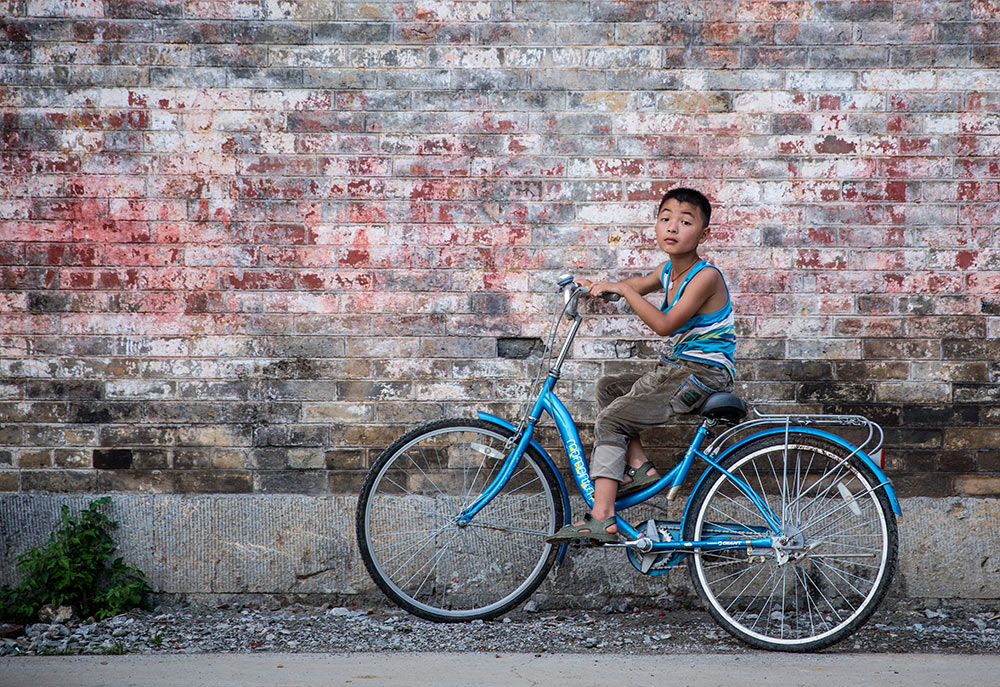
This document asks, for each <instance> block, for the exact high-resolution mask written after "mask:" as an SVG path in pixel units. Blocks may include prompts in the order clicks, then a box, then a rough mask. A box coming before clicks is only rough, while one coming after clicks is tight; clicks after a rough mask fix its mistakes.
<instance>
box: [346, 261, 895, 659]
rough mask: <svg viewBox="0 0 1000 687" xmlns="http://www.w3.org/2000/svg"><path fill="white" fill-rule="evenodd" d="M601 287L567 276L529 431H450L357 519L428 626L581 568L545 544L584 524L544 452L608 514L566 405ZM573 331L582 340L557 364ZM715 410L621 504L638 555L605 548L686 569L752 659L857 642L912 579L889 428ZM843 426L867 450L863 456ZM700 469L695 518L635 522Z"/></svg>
mask: <svg viewBox="0 0 1000 687" xmlns="http://www.w3.org/2000/svg"><path fill="white" fill-rule="evenodd" d="M585 291H586V289H584V288H583V287H581V286H579V285H578V284H576V283H575V282H574V280H573V278H572V276H569V275H566V276H564V277H562V278H560V280H559V287H558V291H557V293H556V299H557V300H556V307H555V308H554V311H553V319H552V326H551V329H550V332H549V337H548V344H547V347H546V353H545V355H543V356H542V357H541V360H540V364H539V367H538V375H537V376H536V379H535V385H534V389H533V391H532V393H531V396H530V399H529V401H528V403H527V405H526V408H525V412H524V414H523V416H522V418H521V421H520V422H519V423H518V424H516V425H515V424H514V423H511V422H508V421H506V420H503V419H501V418H499V417H496V416H493V415H489V414H487V413H479V414H478V418H477V419H450V420H441V421H438V422H432V423H430V424H427V425H424V426H422V427H419V428H417V429H415V430H413V431H411V432H409V433H407V434H406V435H405V436H403V437H401V438H400V439H398V440H397V441H395V442H394V443H393V444H392V445H391V446H389V447H388V448H387V449H386V450H385V451H384V452H383V453H382V454H381V455H380V456H379V458H378V459H377V460H376V462H375V464H374V465H373V466H372V468H371V470H370V472H369V474H368V476H367V478H366V480H365V483H364V486H363V487H362V490H361V495H360V498H359V502H358V510H357V520H356V524H357V536H358V544H359V547H360V551H361V556H362V559H363V561H364V563H365V566H366V568H367V569H368V572H369V573H370V574H371V576H372V578H373V579H374V581H375V583H376V584H377V585H378V586H379V588H380V589H381V590H382V591H383V592H384V593H385V594H386V595H387V596H388V597H389V598H390V599H391V600H392V601H393V602H394V603H396V604H398V605H399V606H400V607H402V608H404V609H406V610H407V611H409V612H411V613H413V614H414V615H417V616H420V617H423V618H427V619H430V620H435V621H441V622H457V621H467V620H473V619H480V618H482V619H488V618H494V617H497V616H499V615H501V614H503V613H506V612H507V611H509V610H510V609H512V608H514V607H515V606H517V605H518V604H520V603H522V602H523V601H525V600H526V599H527V598H528V597H529V596H530V595H531V594H532V593H533V592H534V591H535V589H536V588H537V587H538V585H539V584H541V582H542V580H543V579H544V578H545V576H546V575H547V574H548V572H549V570H550V569H551V568H552V566H553V564H554V563H555V562H556V561H557V560H561V557H562V556H563V555H564V554H565V551H566V545H565V544H563V545H561V546H560V545H552V544H548V543H546V542H545V537H546V536H548V535H549V534H551V533H553V532H554V531H556V530H557V529H558V528H559V527H561V526H562V525H564V524H566V523H567V522H569V521H570V518H571V514H570V507H569V503H570V501H569V495H568V493H567V490H566V485H565V483H564V482H563V479H562V476H561V475H560V474H559V471H558V469H557V468H556V467H555V464H554V462H553V460H552V458H551V457H550V456H549V455H548V453H546V451H545V449H544V448H542V446H541V445H540V444H539V443H538V442H537V441H536V440H535V439H534V438H533V437H534V432H535V429H536V427H537V424H538V422H539V421H540V420H541V418H542V416H543V413H547V414H548V415H549V416H550V417H552V419H553V420H554V421H555V424H556V428H557V429H558V432H559V435H560V437H561V439H562V443H563V447H564V449H565V452H566V456H567V458H568V460H569V464H570V466H571V468H572V472H573V477H574V479H575V481H576V484H577V486H578V487H579V490H580V493H581V495H582V496H583V499H584V500H585V501H586V503H587V505H588V506H590V505H592V504H593V498H592V494H593V484H592V483H591V481H590V477H589V475H588V470H587V464H586V461H585V459H584V456H583V450H582V448H581V443H580V437H579V433H578V431H577V428H576V425H575V423H574V422H573V418H572V417H571V416H570V413H569V411H568V410H567V409H566V407H565V405H564V404H563V403H562V402H561V401H560V400H559V398H558V396H556V394H555V391H554V388H555V386H556V383H557V382H558V380H559V377H560V370H561V369H562V366H563V363H564V361H565V360H566V357H567V355H568V354H569V351H570V347H571V345H572V342H573V339H574V337H575V336H576V334H577V331H578V330H579V328H580V325H581V322H582V321H583V317H582V316H581V315H580V313H579V311H578V300H579V298H580V296H581V295H582V294H583V293H585ZM564 321H568V322H569V323H570V324H571V326H570V328H569V331H568V333H567V334H566V335H565V339H564V341H563V344H562V346H561V350H560V352H559V353H558V356H555V354H554V351H555V349H554V344H555V343H556V341H557V338H558V333H559V331H560V326H561V323H562V322H564ZM553 357H555V362H554V363H553V362H552V359H553ZM545 368H549V369H548V373H547V374H545V372H544V371H545ZM699 413H700V415H701V418H702V422H701V423H700V424H699V425H698V426H697V430H696V431H695V434H694V437H693V438H692V440H691V443H690V445H689V446H688V449H687V451H686V453H685V454H684V457H683V458H682V459H681V460H680V462H679V463H678V464H677V465H676V466H675V467H674V468H673V469H672V470H670V471H669V472H667V473H666V474H664V475H663V476H662V477H661V478H660V479H659V481H657V482H656V483H655V484H652V485H650V486H648V487H647V488H645V489H643V490H642V491H639V492H637V493H633V494H629V495H627V496H623V497H621V498H619V500H618V501H617V502H616V510H617V514H618V518H617V520H618V532H619V539H620V541H619V542H618V543H616V544H605V546H608V547H620V548H622V549H624V550H625V551H626V553H627V555H628V558H629V560H630V561H631V562H632V564H633V566H634V567H635V568H636V569H637V570H639V571H640V572H641V573H645V574H651V575H658V574H664V573H665V572H667V571H668V570H669V569H670V568H672V567H674V566H676V565H678V564H679V563H680V562H682V561H685V560H686V562H687V564H688V568H689V571H690V574H691V579H692V582H693V584H694V586H695V588H696V589H697V591H698V594H699V596H700V597H701V599H702V600H703V601H704V602H705V604H706V605H707V607H708V610H709V612H710V613H711V615H712V616H713V618H714V619H715V620H716V621H717V622H718V623H719V624H720V625H721V626H722V627H723V628H725V629H726V630H727V631H728V632H729V633H731V634H732V635H734V636H735V637H737V638H738V639H740V640H742V641H744V642H746V643H747V644H750V645H751V646H754V647H758V648H763V649H772V650H783V651H815V650H819V649H822V648H824V647H827V646H829V645H831V644H833V643H834V642H837V641H839V640H840V639H843V638H844V637H846V636H847V635H849V634H851V633H852V632H854V631H855V630H856V629H858V628H859V627H860V626H861V625H862V624H864V623H865V621H867V620H868V618H869V617H870V616H871V614H872V613H873V612H874V611H875V609H876V608H877V606H878V604H879V603H880V602H881V601H882V599H883V597H884V596H885V594H886V591H887V589H888V587H889V584H890V582H891V580H892V577H893V573H894V571H895V568H896V560H897V549H898V534H897V527H896V517H895V516H896V515H897V514H899V512H900V510H899V503H898V500H897V499H896V496H895V493H894V492H893V489H892V486H891V484H890V481H889V479H888V478H887V477H886V476H885V474H884V473H883V472H882V469H881V467H880V463H881V444H882V430H881V428H880V427H879V426H878V425H877V424H875V423H873V422H871V421H870V420H868V419H867V418H864V417H862V416H857V415H838V416H826V415H764V414H759V413H758V414H757V417H756V418H754V419H750V420H747V419H746V417H747V408H746V405H745V404H744V403H743V401H742V400H740V399H739V398H737V397H736V396H734V395H732V394H726V393H717V394H714V395H712V396H710V397H709V398H708V399H707V400H706V401H705V403H704V405H703V406H702V408H701V410H700V411H699ZM835 426H843V427H849V428H851V430H850V431H852V432H854V433H860V434H861V435H862V436H864V440H863V441H859V442H858V444H857V445H855V444H854V443H851V442H849V441H848V440H846V439H845V438H843V437H841V436H839V435H837V434H835V433H833V432H832V431H831V428H832V427H835ZM865 434H866V436H865ZM866 448H867V450H866ZM696 459H697V460H700V461H703V462H704V463H705V464H706V468H705V470H704V472H702V474H701V476H700V477H699V478H698V480H697V482H696V483H695V485H694V488H693V489H692V491H691V495H690V497H689V499H688V501H687V503H686V505H685V508H684V511H683V516H682V517H681V520H679V521H676V522H675V521H665V520H656V519H650V520H647V521H645V522H637V523H635V524H633V523H630V522H629V521H628V520H627V519H626V517H625V514H626V513H627V511H628V510H629V509H630V508H632V507H633V506H636V505H637V504H640V503H643V502H644V501H647V500H648V499H651V498H653V497H655V496H657V495H658V494H660V493H661V492H662V491H664V490H667V496H666V498H667V499H668V500H670V499H673V498H675V496H676V494H677V492H678V491H679V490H680V488H681V486H682V485H683V484H684V482H685V479H686V478H687V476H688V473H689V471H690V469H691V467H692V465H693V464H694V461H695V460H696Z"/></svg>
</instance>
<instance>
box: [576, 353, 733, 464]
mask: <svg viewBox="0 0 1000 687" xmlns="http://www.w3.org/2000/svg"><path fill="white" fill-rule="evenodd" d="M695 372H697V373H698V377H700V378H703V379H702V381H701V382H700V386H699V385H693V387H692V383H691V382H690V380H689V378H690V377H691V376H692V375H693V374H694V373H695ZM702 386H710V387H711V388H717V389H720V390H722V389H723V388H727V387H731V386H732V382H731V380H730V379H729V377H728V373H726V372H725V371H724V370H722V369H721V368H720V369H719V370H718V371H716V370H714V369H713V368H709V367H708V366H701V365H699V366H696V367H691V366H687V365H675V364H672V363H663V364H661V365H660V366H658V367H657V368H656V370H654V371H653V372H650V373H647V374H645V375H642V377H640V378H639V379H638V380H636V382H635V383H634V384H633V386H632V388H631V389H630V391H629V392H628V393H627V394H625V395H624V396H621V397H619V398H616V399H615V400H614V401H612V402H611V403H610V404H608V406H607V407H605V408H604V409H602V410H601V412H600V413H599V414H598V416H597V420H596V422H595V424H594V435H595V441H594V457H593V459H592V461H591V463H592V467H591V478H594V477H610V478H613V479H618V480H621V479H622V477H623V476H624V475H623V473H624V470H625V464H626V461H628V464H629V465H632V466H633V467H638V466H639V465H641V464H642V463H643V462H645V460H646V458H645V451H644V450H643V449H642V444H641V442H639V441H638V440H636V441H633V439H634V438H636V437H638V436H639V435H640V434H641V433H642V432H643V431H644V430H647V429H652V428H654V427H659V426H661V425H664V424H667V423H669V422H670V421H671V420H672V419H673V418H674V417H675V416H676V415H678V414H682V413H687V412H691V411H693V410H695V409H696V408H697V407H698V406H700V405H701V402H702V401H703V400H704V398H705V397H707V395H708V393H709V392H707V391H705V390H704V389H702V388H701V387H702ZM692 391H693V392H695V396H699V397H698V398H694V397H691V398H689V397H688V392H692ZM640 458H641V459H642V460H641V461H640V460H639V459H640ZM629 459H631V460H629ZM633 460H635V461H639V462H638V465H637V464H636V463H634V462H632V461H633ZM647 473H648V471H647Z"/></svg>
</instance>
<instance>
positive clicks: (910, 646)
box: [0, 601, 1000, 656]
mask: <svg viewBox="0 0 1000 687" xmlns="http://www.w3.org/2000/svg"><path fill="white" fill-rule="evenodd" d="M994 605H995V604H994ZM525 608H526V609H534V608H535V606H534V605H532V604H530V602H529V604H528V605H526V607H525ZM525 608H522V609H520V610H518V611H516V612H512V613H510V614H509V615H507V616H505V617H503V618H498V619H496V620H491V621H486V622H484V621H481V620H478V621H472V622H469V623H461V624H438V623H432V622H428V621H425V620H421V619H419V618H415V617H413V616H411V615H408V614H406V613H404V612H403V611H400V610H398V609H394V608H386V607H370V608H366V607H357V606H353V607H345V606H338V607H333V608H330V607H328V606H326V607H310V606H304V605H293V606H288V607H285V608H278V609H274V610H269V609H268V608H259V607H254V606H250V605H241V604H232V605H227V606H223V607H213V608H209V607H200V606H171V605H166V604H164V605H161V606H159V607H157V608H156V609H155V610H153V611H151V612H145V611H133V612H130V613H127V614H125V615H121V616H118V617H115V618H110V619H108V620H103V621H100V622H94V621H92V620H90V621H82V622H75V621H69V622H65V623H61V622H52V623H36V624H32V625H29V626H27V627H23V628H21V627H12V626H6V631H4V626H2V625H0V656H14V655H58V654H124V653H129V654H154V653H171V654H178V653H179V654H186V653H254V652H283V653H287V652H290V653H300V652H301V653H308V652H331V653H352V652H369V651H374V652H381V651H402V652H426V651H431V652H463V651H477V652H495V653H534V654H541V653H543V652H553V653H582V652H599V653H613V654H648V653H672V654H680V653H695V652H696V653H742V652H746V651H748V649H747V647H745V646H744V645H742V644H741V643H739V642H738V641H736V640H735V639H733V638H732V637H730V636H729V635H728V634H727V633H726V632H724V631H723V630H722V629H721V628H719V627H718V626H717V625H715V623H714V622H713V621H712V620H711V618H710V617H709V615H708V614H707V612H705V611H703V610H700V609H697V610H695V609H682V608H675V609H668V610H657V609H648V608H640V609H636V608H630V607H629V606H628V605H627V604H625V603H619V604H618V606H617V607H615V608H612V607H611V606H608V607H605V608H604V609H603V611H581V610H551V609H542V610H533V611H532V610H525ZM10 635H16V636H13V637H11V636H10ZM2 637H7V638H2ZM998 650H1000V612H998V610H997V609H996V608H985V607H984V605H983V604H976V603H970V602H963V603H952V604H946V603H930V602H924V603H915V602H912V601H896V602H889V603H887V604H886V606H885V607H884V608H883V609H882V610H880V611H879V612H877V613H876V615H875V616H874V617H873V618H872V620H870V621H869V622H868V624H867V625H866V626H865V627H863V628H862V629H861V630H859V631H858V632H857V633H855V634H854V635H853V636H851V637H849V638H847V639H846V640H844V641H842V642H841V643H840V644H838V645H836V646H835V647H833V648H832V649H830V651H851V652H864V653H882V652H924V653H926V652H940V653H991V654H993V653H996V652H997V651H998Z"/></svg>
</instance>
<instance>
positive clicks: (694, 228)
mask: <svg viewBox="0 0 1000 687" xmlns="http://www.w3.org/2000/svg"><path fill="white" fill-rule="evenodd" d="M706 234H708V227H706V226H705V220H704V218H702V216H701V210H700V209H699V208H698V207H697V206H695V205H692V204H691V203H682V202H680V201H678V200H677V199H676V198H671V199H670V200H668V201H667V202H666V203H664V204H663V207H662V208H660V214H659V215H657V217H656V243H657V245H659V246H660V248H661V249H662V250H663V251H664V252H665V253H668V254H670V255H680V254H683V253H690V252H693V251H695V250H697V248H698V244H700V243H701V242H702V239H704V238H705V235H706Z"/></svg>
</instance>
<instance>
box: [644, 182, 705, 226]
mask: <svg viewBox="0 0 1000 687" xmlns="http://www.w3.org/2000/svg"><path fill="white" fill-rule="evenodd" d="M672 199H673V200H676V201H677V202H678V203H690V204H691V205H694V206H695V207H696V208H698V209H699V210H701V218H702V219H703V220H705V226H706V227H707V226H708V223H709V221H710V220H711V219H712V204H711V203H709V202H708V198H706V197H705V195H704V194H703V193H701V192H700V191H695V190H694V189H693V188H674V189H671V190H669V191H667V192H666V193H665V194H664V195H663V199H662V200H661V201H660V205H659V207H658V208H656V214H657V215H659V214H660V211H661V210H663V205H664V204H665V203H666V202H667V201H668V200H672Z"/></svg>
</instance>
